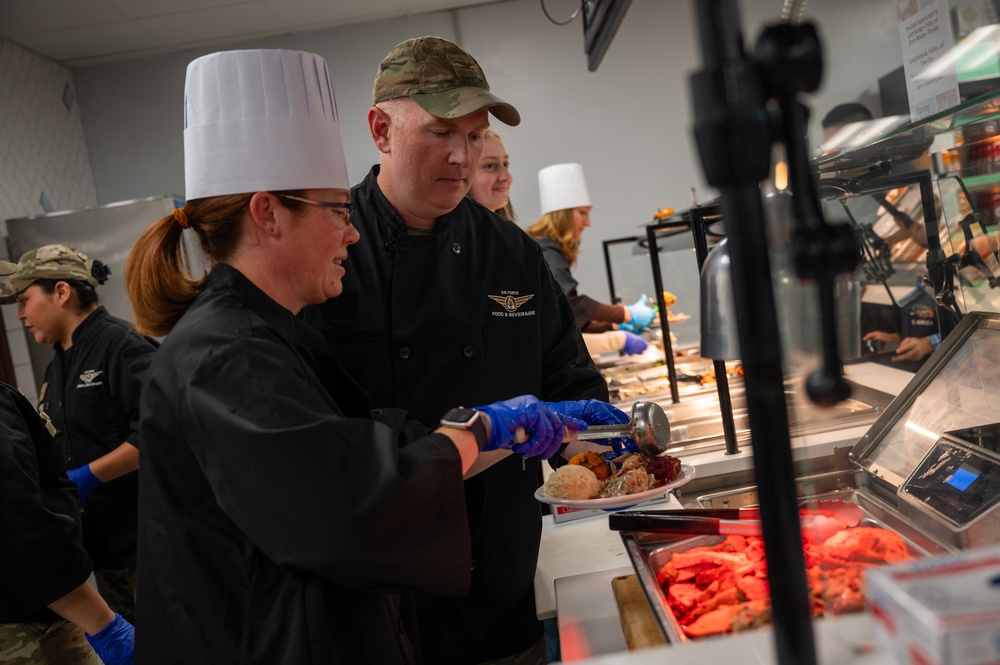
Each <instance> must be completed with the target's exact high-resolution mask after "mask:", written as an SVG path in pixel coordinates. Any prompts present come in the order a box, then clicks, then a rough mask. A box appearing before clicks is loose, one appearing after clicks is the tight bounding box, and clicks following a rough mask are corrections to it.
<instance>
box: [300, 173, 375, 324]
mask: <svg viewBox="0 0 1000 665" xmlns="http://www.w3.org/2000/svg"><path fill="white" fill-rule="evenodd" d="M303 198H307V199H311V200H313V201H338V202H346V201H348V200H349V199H350V192H348V191H347V190H346V189H310V190H306V192H305V193H304V194H303ZM291 228H293V229H294V231H295V234H294V240H293V248H292V254H293V256H295V257H296V258H295V262H294V263H295V265H294V266H293V267H292V268H291V270H292V275H290V279H291V280H292V283H293V284H294V285H295V290H296V292H297V300H298V301H299V303H300V304H301V305H302V306H306V305H316V304H319V303H322V302H326V300H328V299H329V298H336V297H337V296H339V295H340V294H341V293H342V292H343V290H344V284H343V279H344V275H345V274H346V272H347V271H346V270H345V268H344V265H343V262H344V261H345V260H346V259H347V248H348V247H349V246H350V245H353V244H354V243H356V242H357V241H358V239H359V238H360V237H361V236H360V234H358V230H357V229H356V228H355V227H354V225H353V224H351V222H350V218H349V216H348V215H347V213H346V211H345V210H343V209H333V208H324V207H321V206H318V205H310V204H306V205H305V206H304V207H303V208H302V209H301V214H299V218H298V219H297V220H296V224H294V225H293V226H292V227H291Z"/></svg>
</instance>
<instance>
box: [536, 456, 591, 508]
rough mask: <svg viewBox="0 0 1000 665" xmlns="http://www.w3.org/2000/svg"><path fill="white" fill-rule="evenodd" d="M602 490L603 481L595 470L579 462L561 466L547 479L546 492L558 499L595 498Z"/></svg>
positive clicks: (577, 499)
mask: <svg viewBox="0 0 1000 665" xmlns="http://www.w3.org/2000/svg"><path fill="white" fill-rule="evenodd" d="M600 491H601V481H599V480H598V479H597V476H596V475H595V474H594V472H593V471H591V470H590V469H588V468H587V467H585V466H580V465H578V464H567V465H565V466H561V467H559V468H558V469H556V470H555V471H553V472H552V475H551V476H549V478H548V480H546V481H545V493H546V494H548V495H549V496H551V497H555V498H557V499H571V500H573V501H579V500H581V499H593V498H595V497H596V496H597V493H598V492H600Z"/></svg>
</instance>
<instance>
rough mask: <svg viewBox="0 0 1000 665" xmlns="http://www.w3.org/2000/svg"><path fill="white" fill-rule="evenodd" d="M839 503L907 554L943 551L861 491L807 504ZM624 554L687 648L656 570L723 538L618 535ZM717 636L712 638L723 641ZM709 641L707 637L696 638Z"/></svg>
mask: <svg viewBox="0 0 1000 665" xmlns="http://www.w3.org/2000/svg"><path fill="white" fill-rule="evenodd" d="M832 498H835V499H841V500H846V501H851V502H853V503H856V504H858V505H859V506H860V507H861V509H862V510H863V512H864V513H865V517H864V518H863V519H862V521H861V523H860V524H859V526H877V527H882V528H884V529H889V530H891V531H894V532H896V533H897V534H898V535H899V536H900V537H902V538H903V540H904V541H905V542H906V544H907V546H908V547H909V548H910V551H911V553H912V554H913V555H914V556H915V557H917V558H923V557H927V556H931V555H935V554H941V553H945V552H947V551H949V550H948V548H947V547H945V546H944V545H942V544H941V543H938V542H936V541H932V540H929V539H928V538H927V537H926V536H925V535H923V534H922V533H921V531H920V529H919V528H918V527H917V526H916V525H914V524H913V523H911V522H909V521H907V520H906V519H905V518H903V517H902V516H899V515H898V514H896V513H893V512H892V511H891V510H889V509H887V507H886V506H885V505H884V504H882V502H881V501H879V500H877V499H873V498H871V497H869V496H867V495H866V494H864V493H863V492H861V491H858V490H854V489H850V490H845V491H839V492H835V493H831V494H827V495H818V496H814V497H811V498H810V499H804V500H803V501H804V502H808V501H809V500H822V499H832ZM620 535H621V538H622V542H623V543H624V545H625V551H626V552H628V555H629V558H630V559H631V560H632V565H633V566H634V567H635V570H636V576H637V577H638V579H639V582H640V584H641V585H642V589H643V592H644V593H645V594H646V599H647V600H648V601H649V605H650V609H651V610H652V612H653V615H654V616H655V617H656V619H657V621H658V622H659V624H660V626H661V628H662V630H663V634H664V635H665V636H666V637H667V640H668V641H669V642H670V643H671V644H676V645H679V644H688V643H690V642H692V640H691V638H689V637H687V635H685V634H684V631H683V630H682V629H681V626H680V624H679V623H678V621H677V619H676V617H675V616H674V614H673V612H672V611H671V610H670V606H669V605H667V599H666V595H665V593H664V591H663V589H662V588H661V587H660V584H659V582H657V579H656V576H657V572H658V571H659V570H660V568H662V567H663V565H664V564H665V563H667V562H668V561H669V560H670V557H671V556H672V555H673V553H674V552H684V551H687V550H689V549H691V548H694V547H702V546H712V545H716V544H718V543H720V542H722V541H723V540H725V536H695V537H684V536H676V535H669V534H657V533H649V532H629V531H621V532H620ZM725 636H726V635H718V636H714V637H725ZM704 639H712V638H711V637H707V638H700V639H699V640H698V641H699V642H700V641H703V640H704Z"/></svg>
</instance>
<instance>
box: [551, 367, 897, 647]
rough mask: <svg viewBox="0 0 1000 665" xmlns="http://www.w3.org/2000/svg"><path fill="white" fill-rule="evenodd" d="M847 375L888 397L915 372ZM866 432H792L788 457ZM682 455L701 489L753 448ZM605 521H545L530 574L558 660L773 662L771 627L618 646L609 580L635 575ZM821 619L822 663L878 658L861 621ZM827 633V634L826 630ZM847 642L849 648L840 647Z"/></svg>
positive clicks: (742, 468) (736, 467)
mask: <svg viewBox="0 0 1000 665" xmlns="http://www.w3.org/2000/svg"><path fill="white" fill-rule="evenodd" d="M845 374H846V376H847V378H848V379H849V380H851V381H852V382H854V383H857V384H859V385H862V386H867V387H869V388H872V389H874V390H878V391H881V392H883V393H887V394H889V395H897V394H898V393H899V392H900V391H901V390H902V389H903V388H904V387H905V386H906V385H907V383H909V381H910V379H911V378H912V377H913V374H910V373H908V372H903V371H901V370H898V369H894V368H891V367H886V366H884V365H878V364H875V363H860V364H856V365H848V366H847V367H846V368H845ZM867 429H868V426H867V425H862V426H853V427H848V428H845V429H835V430H829V431H824V432H820V433H817V434H810V435H805V436H799V437H795V438H793V440H792V445H793V454H794V456H795V458H796V460H797V461H808V460H810V459H819V458H824V457H829V456H831V455H833V454H834V452H835V451H836V450H837V449H838V448H844V447H848V448H849V447H851V446H853V445H854V444H855V443H856V442H857V441H858V439H859V438H860V437H862V436H863V435H864V434H865V432H866V431H867ZM683 459H684V461H685V463H687V464H691V465H693V466H694V467H695V468H696V469H697V473H698V476H697V478H696V482H698V483H699V486H703V483H704V482H706V481H705V479H706V478H709V479H710V478H713V477H719V476H738V475H739V474H742V473H746V472H748V471H750V470H751V469H752V453H751V451H750V450H748V449H744V450H743V451H742V452H741V453H739V454H737V455H726V454H725V452H724V451H721V450H718V451H713V452H707V453H702V454H692V455H685V456H684V458H683ZM692 484H693V483H692ZM699 493H701V492H699ZM688 496H691V492H690V490H689V489H688V488H680V489H678V490H675V491H674V492H672V493H671V494H669V495H668V501H667V502H664V503H659V504H656V505H654V506H650V507H651V508H653V509H663V508H678V507H682V506H683V505H684V503H687V502H686V501H685V500H686V499H687V498H688ZM682 502H684V503H682ZM643 508H647V506H643ZM607 522H608V519H607V516H606V515H603V516H595V517H591V518H587V519H582V520H578V521H574V522H568V523H562V524H555V523H554V522H553V520H552V517H551V516H546V517H545V518H544V522H543V530H542V541H541V547H540V551H539V557H538V568H537V570H536V573H535V602H536V606H537V610H538V615H539V618H550V617H552V616H558V623H559V630H560V641H561V643H562V644H563V661H564V662H573V661H574V660H575V661H577V662H585V663H588V664H590V663H592V664H593V665H598V664H603V663H623V664H624V663H637V664H638V663H663V662H666V661H667V659H668V658H669V661H670V662H671V663H672V664H678V663H680V664H683V663H688V662H690V663H698V665H703V664H704V663H705V662H722V659H723V658H732V657H733V656H735V655H736V654H739V655H741V656H746V655H747V653H753V654H756V655H757V657H758V658H757V659H749V660H748V659H746V658H742V659H741V662H751V663H756V662H760V663H771V662H773V658H772V657H771V655H770V654H771V653H772V651H773V645H772V641H773V640H772V636H771V632H770V631H769V630H766V629H765V630H759V631H754V632H753V633H750V634H746V635H738V636H730V637H726V638H721V639H716V640H707V641H705V642H704V643H701V644H697V645H688V646H685V647H684V648H681V649H678V648H673V649H671V647H663V648H651V649H645V650H642V651H636V652H627V651H624V649H625V642H624V636H623V634H622V632H621V627H620V619H619V616H618V608H617V605H616V602H615V599H614V595H613V593H612V590H611V586H610V580H611V579H613V578H614V577H616V576H617V575H621V574H623V573H628V572H630V571H631V572H634V569H633V568H632V567H631V562H630V560H629V558H628V555H627V554H626V552H625V547H624V545H623V543H622V541H621V537H620V536H619V534H618V533H617V532H613V531H611V530H610V529H608V524H607ZM821 623H824V624H825V625H824V627H823V628H822V629H818V634H817V642H818V644H820V648H821V662H822V663H841V662H843V663H873V664H874V663H878V662H879V661H878V660H865V658H867V656H865V655H864V654H863V653H861V652H859V651H858V649H859V648H861V647H860V646H859V645H864V644H867V642H868V641H869V639H870V636H869V634H868V630H869V628H868V622H867V621H866V620H864V619H859V618H857V617H845V618H838V619H834V620H825V621H824V622H821ZM830 626H835V627H836V628H831V627H830ZM615 627H617V631H616V630H615ZM831 630H833V635H828V634H827V633H829V632H830V631H831ZM845 640H846V641H845ZM845 644H849V646H847V647H845V646H844V645H845ZM827 647H829V649H828V648H827ZM580 658H583V659H584V660H579V659H580ZM706 659H707V660H706Z"/></svg>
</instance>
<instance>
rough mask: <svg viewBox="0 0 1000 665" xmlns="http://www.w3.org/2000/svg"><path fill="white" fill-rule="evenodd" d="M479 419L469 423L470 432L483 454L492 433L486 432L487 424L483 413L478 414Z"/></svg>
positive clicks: (478, 412)
mask: <svg viewBox="0 0 1000 665" xmlns="http://www.w3.org/2000/svg"><path fill="white" fill-rule="evenodd" d="M476 413H477V415H478V417H477V418H476V419H475V420H473V421H472V422H471V423H469V431H470V432H472V434H473V435H474V436H475V437H476V446H477V447H478V448H479V450H480V452H482V450H483V447H484V446H485V445H486V444H487V443H488V442H489V440H490V433H489V432H487V431H486V423H485V422H483V412H482V411H477V412H476Z"/></svg>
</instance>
